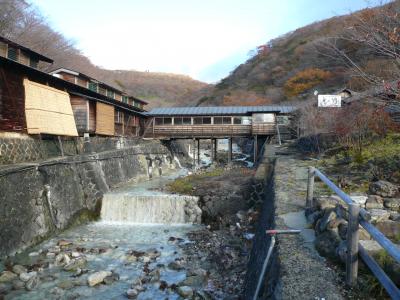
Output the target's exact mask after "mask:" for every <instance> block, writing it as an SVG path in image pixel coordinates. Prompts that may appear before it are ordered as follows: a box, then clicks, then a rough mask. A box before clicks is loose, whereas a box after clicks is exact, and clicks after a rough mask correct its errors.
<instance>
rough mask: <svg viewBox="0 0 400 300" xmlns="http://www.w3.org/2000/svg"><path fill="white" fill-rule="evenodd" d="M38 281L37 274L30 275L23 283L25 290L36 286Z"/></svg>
mask: <svg viewBox="0 0 400 300" xmlns="http://www.w3.org/2000/svg"><path fill="white" fill-rule="evenodd" d="M31 273H33V272H31ZM39 283H40V279H39V276H37V275H35V276H32V277H31V278H29V280H28V281H27V282H26V283H25V289H26V290H27V291H33V290H34V289H36V288H37V286H38V285H39Z"/></svg>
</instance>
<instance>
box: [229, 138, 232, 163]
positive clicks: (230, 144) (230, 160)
mask: <svg viewBox="0 0 400 300" xmlns="http://www.w3.org/2000/svg"><path fill="white" fill-rule="evenodd" d="M231 162H232V137H230V138H228V163H231Z"/></svg>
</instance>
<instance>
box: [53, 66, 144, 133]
mask: <svg viewBox="0 0 400 300" xmlns="http://www.w3.org/2000/svg"><path fill="white" fill-rule="evenodd" d="M50 74H51V75H53V76H54V77H57V78H60V79H63V80H65V81H68V82H71V83H73V84H75V85H78V86H80V87H83V88H86V89H87V90H89V91H90V92H94V93H96V94H97V95H98V96H100V95H101V97H106V98H108V99H112V100H114V101H117V102H120V103H124V104H126V105H127V106H130V107H131V108H134V109H137V110H138V111H140V112H143V111H144V106H145V105H146V104H147V102H145V101H143V100H140V99H138V98H135V97H132V96H130V95H128V94H126V93H125V92H123V91H120V90H119V89H116V88H115V87H112V86H110V85H107V84H105V83H102V82H100V81H98V80H96V79H94V78H92V77H90V76H88V75H85V74H83V73H80V72H76V71H73V70H69V69H66V68H60V69H57V70H54V71H52V72H50ZM96 100H97V99H96V98H94V97H91V96H88V95H86V94H82V93H74V92H72V93H71V105H72V109H73V111H74V115H75V121H76V126H77V129H78V132H79V133H80V134H83V133H89V134H98V135H116V136H138V135H139V133H140V128H139V127H140V119H141V117H143V115H142V116H139V115H135V114H132V113H128V112H125V111H124V109H121V108H118V107H115V106H114V107H113V106H110V105H107V104H104V103H101V102H98V101H96Z"/></svg>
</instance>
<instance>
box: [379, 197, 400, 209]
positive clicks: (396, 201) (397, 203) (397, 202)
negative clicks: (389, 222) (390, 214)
mask: <svg viewBox="0 0 400 300" xmlns="http://www.w3.org/2000/svg"><path fill="white" fill-rule="evenodd" d="M383 205H384V206H385V207H386V208H388V209H390V210H394V211H398V210H399V208H400V198H386V199H385V200H384V203H383Z"/></svg>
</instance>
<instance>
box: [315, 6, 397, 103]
mask: <svg viewBox="0 0 400 300" xmlns="http://www.w3.org/2000/svg"><path fill="white" fill-rule="evenodd" d="M350 20H351V21H350V22H349V23H348V24H347V27H346V30H345V31H344V33H343V34H342V35H340V36H337V37H328V38H324V39H321V40H320V41H319V43H318V44H317V51H318V52H319V53H320V54H323V55H325V56H326V57H329V58H331V59H332V60H334V61H336V62H338V63H342V64H344V65H345V66H347V67H348V68H350V69H351V70H353V72H354V74H355V75H356V76H358V77H360V78H362V79H363V80H365V81H366V82H367V83H368V84H370V85H373V86H378V87H379V88H380V89H381V90H382V89H383V90H384V92H385V93H387V94H394V95H397V97H398V96H399V92H400V81H399V79H400V0H396V1H390V2H389V3H386V4H385V3H382V5H381V6H380V7H378V8H371V9H365V10H363V11H361V12H357V13H354V14H353V15H352V18H350ZM366 56H369V57H371V56H373V57H375V58H383V59H386V60H387V61H388V62H390V65H391V66H390V70H387V71H388V72H385V74H386V75H387V76H386V78H384V77H382V76H381V74H379V72H375V71H374V70H371V69H367V68H365V65H364V64H363V63H364V62H365V57H366ZM363 58H364V59H363ZM381 73H382V72H381ZM388 74H389V75H388ZM387 100H389V99H387Z"/></svg>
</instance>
